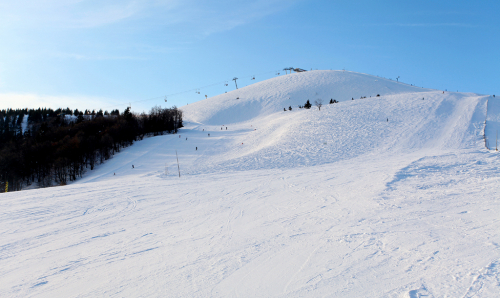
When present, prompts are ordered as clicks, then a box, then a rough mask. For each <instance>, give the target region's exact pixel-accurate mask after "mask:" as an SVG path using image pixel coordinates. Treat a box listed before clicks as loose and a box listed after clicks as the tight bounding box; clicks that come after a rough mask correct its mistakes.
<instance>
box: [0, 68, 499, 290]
mask: <svg viewBox="0 0 500 298" xmlns="http://www.w3.org/2000/svg"><path fill="white" fill-rule="evenodd" d="M342 78H343V81H342ZM328 82H330V83H328ZM341 82H342V83H341ZM236 92H241V93H239V94H238V95H239V96H240V99H239V100H236V99H234V98H233V97H234V95H235V94H236ZM316 92H317V93H318V97H321V98H322V99H323V100H324V101H325V102H326V101H328V100H329V99H330V98H334V99H337V100H339V101H341V102H340V103H337V104H331V105H328V104H326V105H324V106H323V107H322V108H321V111H319V110H318V109H317V108H315V107H313V108H312V109H310V110H305V109H297V108H295V107H294V109H293V110H292V111H286V112H284V111H283V107H288V106H289V105H299V104H300V105H302V104H303V103H305V100H307V98H309V99H310V100H311V101H314V99H315V98H314V97H313V96H316V95H315V93H316ZM377 93H378V94H380V95H381V97H374V95H376V94H377ZM311 94H312V95H311ZM370 95H372V97H371V98H370ZM361 96H367V98H364V99H359V97H361ZM352 97H354V98H355V100H354V101H352V100H350V99H351V98H352ZM288 98H290V99H288ZM292 99H293V100H292ZM491 105H492V101H491V97H488V96H481V95H477V94H463V93H448V92H445V93H443V92H442V91H436V90H427V89H422V88H415V87H412V86H407V85H404V84H401V83H397V82H393V81H389V80H383V79H379V78H376V77H372V76H368V75H364V74H356V73H348V72H345V73H344V72H339V71H313V72H308V73H300V74H293V75H288V76H283V77H279V78H275V79H272V80H269V81H265V82H261V83H258V84H255V85H252V86H248V87H245V88H241V89H239V90H237V91H234V92H232V93H227V94H223V95H220V96H218V97H214V98H211V99H208V100H206V101H203V102H199V103H197V104H193V105H189V106H186V107H183V108H182V109H183V110H184V111H185V114H186V117H187V119H188V120H187V122H188V123H187V125H186V127H185V128H184V129H182V130H181V132H180V133H179V134H178V135H165V136H159V137H154V138H148V139H145V140H143V141H141V142H137V143H136V144H135V145H134V146H132V147H129V148H126V149H125V150H123V151H122V152H120V153H119V154H117V155H116V156H114V157H113V158H112V159H111V160H109V161H108V162H107V163H105V164H103V165H101V166H99V167H98V168H97V169H96V170H95V171H92V172H90V173H88V174H87V175H86V177H85V178H84V179H81V180H80V181H78V182H77V183H74V184H72V185H68V186H65V187H57V188H47V189H39V190H30V191H23V192H17V193H7V194H2V195H1V197H0V204H1V207H2V208H1V209H0V236H1V238H0V239H1V240H0V296H2V297H4V296H5V297H89V296H92V297H93V296H105V297H165V296H167V297H318V296H321V297H424V296H427V297H445V296H446V297H495V296H496V295H497V294H498V293H499V292H500V286H499V283H498V280H499V279H500V271H499V269H498V268H500V234H499V233H498V231H499V230H500V222H499V221H498V214H499V212H500V200H499V199H498V198H499V186H498V185H499V182H500V181H499V180H500V178H499V177H500V175H499V174H500V170H499V169H498V155H497V153H496V152H494V151H488V150H486V149H485V146H484V136H483V133H484V123H485V119H486V111H487V106H491ZM498 113H500V110H498V111H494V109H493V108H492V109H491V112H490V110H488V119H490V121H495V119H498V117H499V116H498ZM209 134H210V136H209ZM176 151H177V154H178V158H179V164H180V171H181V177H180V178H179V177H178V175H179V174H178V168H177V159H176ZM132 165H134V168H132Z"/></svg>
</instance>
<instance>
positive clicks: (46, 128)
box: [0, 106, 183, 192]
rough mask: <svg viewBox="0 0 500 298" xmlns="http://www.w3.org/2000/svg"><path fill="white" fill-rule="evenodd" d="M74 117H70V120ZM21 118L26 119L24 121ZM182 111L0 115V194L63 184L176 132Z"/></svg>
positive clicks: (38, 111)
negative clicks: (135, 145)
mask: <svg viewBox="0 0 500 298" xmlns="http://www.w3.org/2000/svg"><path fill="white" fill-rule="evenodd" d="M75 116H76V117H75ZM24 117H28V120H27V121H25V118H24ZM182 126H183V125H182V111H180V110H179V109H177V108H176V107H175V106H174V107H172V108H169V109H165V108H161V107H158V106H156V107H153V108H152V109H151V112H150V113H149V114H147V113H142V114H133V113H131V112H130V109H129V108H127V109H126V110H125V111H124V112H123V113H122V114H120V113H119V111H118V110H113V111H112V112H111V113H108V112H107V111H106V112H102V110H101V111H98V112H95V111H94V114H93V113H92V112H91V111H90V110H86V111H85V112H80V111H78V110H74V111H72V110H70V109H69V108H68V109H64V110H63V109H58V110H52V109H41V108H40V109H36V110H35V109H31V110H28V109H17V110H13V109H6V110H0V192H4V191H5V184H6V182H8V191H16V190H21V189H23V188H24V187H26V186H29V185H32V184H33V183H36V184H37V185H38V186H39V187H47V186H54V185H64V184H66V183H67V182H68V181H73V180H76V179H78V178H80V177H82V176H83V174H84V173H85V171H86V170H87V169H90V170H93V169H94V167H95V166H96V165H98V164H101V163H103V162H104V161H106V160H107V159H109V158H110V157H111V156H113V155H114V154H115V153H116V152H119V151H120V150H121V149H122V148H124V147H127V146H130V145H132V144H133V143H134V141H137V140H142V139H143V138H144V137H145V136H155V135H159V134H164V133H177V131H178V129H179V128H181V127H182Z"/></svg>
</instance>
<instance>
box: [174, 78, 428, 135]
mask: <svg viewBox="0 0 500 298" xmlns="http://www.w3.org/2000/svg"><path fill="white" fill-rule="evenodd" d="M425 91H430V90H429V89H423V88H419V87H415V86H409V85H407V84H403V83H397V82H394V81H391V80H387V79H384V78H379V77H376V76H372V75H366V74H361V73H356V72H350V71H335V70H333V71H332V70H315V71H308V72H302V73H293V74H289V75H285V76H280V77H276V78H273V79H270V80H266V81H263V82H259V83H256V84H253V85H250V86H247V87H243V88H240V89H238V90H234V91H231V92H228V93H225V94H221V95H218V96H214V97H212V98H209V99H206V100H202V101H199V102H196V103H194V104H191V105H188V106H185V107H183V111H184V112H185V116H186V117H187V119H190V120H192V121H194V122H200V123H204V124H213V125H221V124H230V123H238V122H242V121H247V120H250V119H253V118H255V117H258V116H265V115H270V114H272V113H275V112H278V111H283V108H287V109H288V107H289V106H292V108H297V107H298V106H299V105H304V104H305V103H306V100H307V99H309V100H310V102H311V104H314V101H315V100H317V99H322V100H323V103H324V104H327V103H328V102H329V101H330V99H336V100H337V101H345V100H351V99H352V98H354V99H355V100H356V99H358V98H360V97H362V96H363V97H364V96H366V97H370V96H372V97H375V96H376V95H377V94H380V95H391V94H401V93H414V92H425Z"/></svg>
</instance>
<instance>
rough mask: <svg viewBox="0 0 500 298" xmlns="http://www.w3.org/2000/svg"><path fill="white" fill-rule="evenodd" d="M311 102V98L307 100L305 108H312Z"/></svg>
mask: <svg viewBox="0 0 500 298" xmlns="http://www.w3.org/2000/svg"><path fill="white" fill-rule="evenodd" d="M311 106H312V105H311V103H310V102H309V99H308V100H307V102H306V104H305V105H304V108H306V109H310V108H311Z"/></svg>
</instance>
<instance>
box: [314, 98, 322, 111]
mask: <svg viewBox="0 0 500 298" xmlns="http://www.w3.org/2000/svg"><path fill="white" fill-rule="evenodd" d="M314 105H315V106H317V107H318V109H319V110H320V111H321V106H322V105H323V100H322V99H321V98H318V99H317V100H315V101H314Z"/></svg>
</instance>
